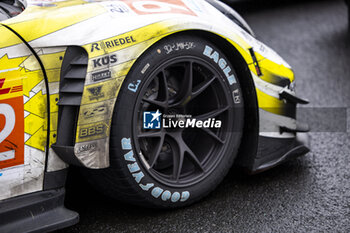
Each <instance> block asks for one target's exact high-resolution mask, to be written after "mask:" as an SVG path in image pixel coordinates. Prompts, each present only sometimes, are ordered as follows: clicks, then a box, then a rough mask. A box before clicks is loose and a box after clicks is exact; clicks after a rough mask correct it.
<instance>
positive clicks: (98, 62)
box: [92, 54, 118, 68]
mask: <svg viewBox="0 0 350 233" xmlns="http://www.w3.org/2000/svg"><path fill="white" fill-rule="evenodd" d="M117 61H118V59H117V55H115V54H114V55H110V56H105V57H102V58H97V59H94V60H92V62H93V64H94V68H96V67H101V66H107V65H110V64H114V63H116V62H117Z"/></svg>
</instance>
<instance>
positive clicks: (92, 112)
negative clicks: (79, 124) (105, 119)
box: [83, 105, 107, 118]
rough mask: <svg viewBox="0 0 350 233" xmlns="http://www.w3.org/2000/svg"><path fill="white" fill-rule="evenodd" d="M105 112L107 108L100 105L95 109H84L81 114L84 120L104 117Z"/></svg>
mask: <svg viewBox="0 0 350 233" xmlns="http://www.w3.org/2000/svg"><path fill="white" fill-rule="evenodd" d="M106 112H107V107H106V106H104V105H101V106H98V107H95V108H91V109H86V110H85V111H84V112H83V115H84V117H85V118H92V117H96V116H100V115H104V114H105V113H106Z"/></svg>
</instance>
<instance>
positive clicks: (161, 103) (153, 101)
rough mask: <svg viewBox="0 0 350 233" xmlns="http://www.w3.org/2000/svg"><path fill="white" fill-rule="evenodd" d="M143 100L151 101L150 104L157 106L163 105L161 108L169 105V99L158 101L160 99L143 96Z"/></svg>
mask: <svg viewBox="0 0 350 233" xmlns="http://www.w3.org/2000/svg"><path fill="white" fill-rule="evenodd" d="M142 100H143V101H145V102H147V103H149V104H152V105H156V106H158V107H161V108H166V107H167V106H168V102H167V101H158V100H152V99H147V98H143V99H142Z"/></svg>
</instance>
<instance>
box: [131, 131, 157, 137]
mask: <svg viewBox="0 0 350 233" xmlns="http://www.w3.org/2000/svg"><path fill="white" fill-rule="evenodd" d="M137 137H138V138H162V137H163V133H162V132H161V131H157V132H154V131H152V132H143V133H140V134H139V135H137Z"/></svg>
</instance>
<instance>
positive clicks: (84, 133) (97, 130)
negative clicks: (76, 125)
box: [79, 123, 106, 138]
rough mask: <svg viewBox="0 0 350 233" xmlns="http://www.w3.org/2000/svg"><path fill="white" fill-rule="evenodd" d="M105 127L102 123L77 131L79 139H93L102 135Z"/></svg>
mask: <svg viewBox="0 0 350 233" xmlns="http://www.w3.org/2000/svg"><path fill="white" fill-rule="evenodd" d="M105 130H106V127H105V125H104V124H103V123H100V124H97V125H93V126H90V127H87V128H81V129H80V130H79V138H86V137H93V136H96V135H101V134H104V132H105Z"/></svg>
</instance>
